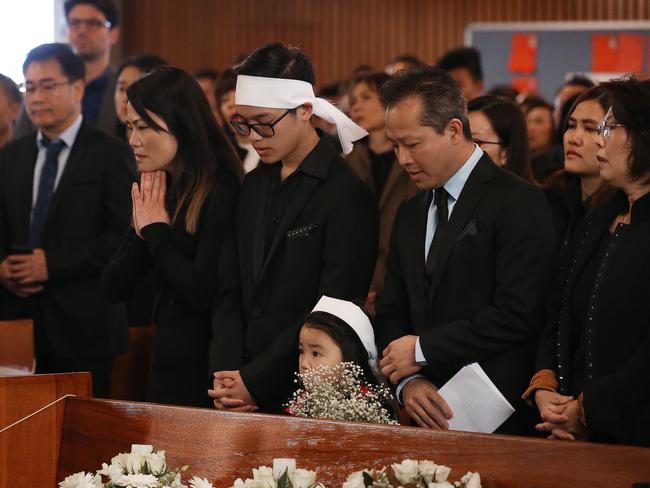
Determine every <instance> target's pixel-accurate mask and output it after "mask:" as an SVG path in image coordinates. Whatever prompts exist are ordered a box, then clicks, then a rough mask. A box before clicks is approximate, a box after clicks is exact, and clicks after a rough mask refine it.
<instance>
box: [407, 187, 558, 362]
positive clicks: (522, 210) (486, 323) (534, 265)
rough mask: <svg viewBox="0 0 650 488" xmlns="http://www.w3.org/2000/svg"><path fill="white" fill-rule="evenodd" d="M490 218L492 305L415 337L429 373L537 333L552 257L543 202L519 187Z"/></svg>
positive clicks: (552, 241)
mask: <svg viewBox="0 0 650 488" xmlns="http://www.w3.org/2000/svg"><path fill="white" fill-rule="evenodd" d="M495 215H496V221H495V225H496V229H495V236H494V237H495V239H496V243H495V249H496V256H495V276H494V282H495V283H494V298H493V302H492V305H490V306H489V307H487V308H486V309H485V310H483V311H482V312H480V313H478V314H476V315H475V316H474V317H473V318H472V319H471V320H454V321H452V322H449V323H446V324H440V325H438V326H436V327H435V328H433V329H431V330H430V331H427V332H425V333H423V334H421V335H420V346H421V347H422V351H423V353H424V356H425V357H426V359H427V361H428V363H429V366H430V367H431V368H432V369H433V370H434V371H436V370H437V371H448V368H449V367H450V365H452V366H454V367H455V368H461V367H462V366H463V365H465V364H469V363H472V362H479V361H482V360H486V359H489V358H492V357H494V356H497V355H499V354H502V353H505V352H507V351H508V350H510V349H511V348H512V347H513V346H518V345H522V344H525V343H527V342H530V341H531V340H533V339H535V338H536V337H538V334H539V332H540V327H541V324H542V313H543V303H544V300H545V299H546V293H547V292H548V285H549V278H550V277H551V273H552V272H553V269H554V267H553V263H554V258H555V235H554V231H553V222H552V219H551V215H550V211H549V208H548V204H547V203H546V201H545V199H544V197H543V195H542V193H541V192H539V191H537V190H534V191H533V189H532V188H530V187H528V186H523V185H522V186H519V187H518V188H517V189H516V190H515V191H513V192H512V193H511V195H510V198H507V199H504V202H503V204H502V206H501V208H500V209H498V212H497V213H496V214H495ZM440 286H444V283H441V285H440ZM468 286H471V283H468ZM460 298H461V297H459V299H460Z"/></svg>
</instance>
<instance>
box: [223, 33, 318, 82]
mask: <svg viewBox="0 0 650 488" xmlns="http://www.w3.org/2000/svg"><path fill="white" fill-rule="evenodd" d="M235 73H236V74H237V75H248V76H264V77H267V78H283V79H290V80H300V81H306V82H307V83H311V84H312V85H315V84H316V75H315V74H314V68H313V66H312V64H311V61H310V60H309V57H308V56H307V55H306V54H305V53H304V52H302V51H301V50H300V49H299V48H297V47H294V46H286V45H284V44H282V43H281V42H275V43H272V44H267V45H266V46H263V47H260V48H258V49H256V50H255V51H253V52H252V53H251V54H250V55H249V56H248V57H247V58H246V59H245V60H244V61H243V62H242V63H241V64H240V65H238V66H235Z"/></svg>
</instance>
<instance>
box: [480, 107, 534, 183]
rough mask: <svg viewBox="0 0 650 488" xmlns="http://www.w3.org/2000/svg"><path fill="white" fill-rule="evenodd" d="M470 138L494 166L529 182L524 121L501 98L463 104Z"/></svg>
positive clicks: (518, 113)
mask: <svg viewBox="0 0 650 488" xmlns="http://www.w3.org/2000/svg"><path fill="white" fill-rule="evenodd" d="M467 110H468V112H469V114H468V115H469V126H470V129H471V130H472V138H473V139H474V143H476V144H477V145H478V146H479V147H480V148H481V149H482V150H483V151H484V152H486V153H487V155H488V156H490V159H492V161H494V162H495V163H496V164H497V165H498V166H502V167H504V168H505V169H507V170H508V171H510V172H512V173H514V174H516V175H517V176H519V177H521V178H523V179H524V180H526V181H528V182H529V183H532V182H533V174H532V172H531V169H530V154H529V152H528V135H527V132H526V121H525V120H524V116H523V114H522V113H521V110H519V108H518V107H517V106H516V105H515V104H514V103H512V102H511V101H510V100H507V99H505V98H502V97H497V96H493V95H485V96H482V97H478V98H475V99H474V100H472V101H471V102H469V103H468V104H467Z"/></svg>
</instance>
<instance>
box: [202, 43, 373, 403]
mask: <svg viewBox="0 0 650 488" xmlns="http://www.w3.org/2000/svg"><path fill="white" fill-rule="evenodd" d="M237 71H238V75H239V79H238V84H237V94H236V100H237V115H236V118H235V119H234V121H233V124H232V125H233V127H234V129H235V130H237V131H239V132H240V133H242V135H247V136H250V139H251V142H252V144H253V146H254V147H255V150H256V151H257V152H258V154H259V156H260V158H261V160H262V162H263V164H261V165H260V166H259V167H258V168H256V169H254V170H253V171H251V172H250V173H249V174H248V175H247V176H246V179H245V180H244V184H243V186H242V189H241V193H240V200H239V205H238V211H237V220H236V226H237V245H238V254H239V275H240V278H241V289H242V298H243V312H244V317H245V325H244V324H243V323H242V322H240V323H239V325H238V326H237V327H236V326H233V325H231V323H229V322H228V321H227V320H226V319H225V318H224V316H223V315H221V313H220V311H218V310H217V311H216V312H215V317H214V332H213V343H212V348H211V367H212V371H220V370H230V371H221V373H218V374H217V377H216V380H215V390H213V391H211V392H210V395H211V396H212V397H213V398H215V400H216V401H215V406H217V407H240V408H252V405H253V403H256V404H257V405H259V406H260V407H261V408H262V409H263V410H267V411H277V410H278V408H279V407H280V406H281V404H282V403H284V402H286V401H287V400H288V398H289V395H290V393H291V389H292V386H293V387H295V385H293V372H294V371H296V370H297V368H298V332H299V327H300V325H301V321H302V318H303V317H304V316H305V314H306V313H307V312H309V311H310V310H311V309H312V308H313V306H314V305H315V304H316V302H317V301H318V299H319V298H320V297H321V296H322V295H323V294H327V295H328V296H333V297H337V298H342V299H348V300H358V301H361V302H363V301H364V300H365V297H366V295H367V293H368V289H369V287H370V280H371V278H372V273H373V270H374V266H375V260H376V257H377V234H378V210H377V202H376V199H375V197H374V195H373V194H372V192H371V191H370V189H369V188H368V187H367V186H366V185H365V184H364V183H363V182H362V181H361V180H360V179H359V178H358V177H357V176H356V175H355V174H354V171H353V170H352V169H351V168H350V167H349V166H348V165H347V164H346V163H345V162H344V161H343V160H342V159H341V158H340V157H339V156H338V154H337V152H336V150H335V149H334V148H333V147H332V145H331V143H330V142H329V141H328V139H327V138H325V137H319V135H318V133H317V132H316V131H315V130H314V128H313V127H312V125H311V124H310V118H311V117H312V115H313V114H314V112H317V111H318V110H319V109H318V106H319V103H321V102H322V101H321V100H320V99H315V98H314V96H313V84H314V73H313V69H312V66H311V63H310V62H309V60H308V58H307V57H306V56H305V54H304V53H302V52H301V51H300V50H299V49H297V48H289V47H286V46H284V45H282V44H270V45H268V46H265V47H263V48H260V49H258V50H257V51H255V52H253V53H252V54H251V55H250V56H249V57H248V58H247V60H246V61H245V62H244V63H243V64H242V65H241V66H240V67H239V68H238V70H237ZM243 77H244V78H243ZM246 77H248V78H246ZM260 77H263V79H261V80H260V79H259V78H260ZM244 82H247V83H248V84H247V85H246V86H244ZM259 84H262V85H263V86H259ZM294 88H295V89H296V92H295V93H291V91H292V90H293V89H294ZM301 93H302V94H305V93H309V94H310V97H307V98H301V96H302V95H301ZM258 95H260V96H263V97H267V96H268V97H269V98H268V99H264V100H260V101H259V104H258V103H257V102H256V101H255V100H254V99H255V97H256V96H258ZM285 95H286V96H288V98H289V101H288V102H287V101H286V100H284V98H283V97H285ZM265 100H268V103H269V106H272V107H276V108H267V107H266V106H265V105H264V103H266V101H265ZM296 100H298V101H296ZM300 100H305V101H304V103H303V102H302V101H300ZM307 100H309V101H307ZM294 101H295V105H294V104H293V103H294ZM278 107H281V108H278ZM328 108H329V107H328ZM331 108H332V109H334V107H331ZM334 110H336V115H337V117H339V118H338V119H337V120H338V122H339V124H341V125H342V126H343V125H345V127H344V128H342V129H341V131H342V132H345V133H346V134H348V132H346V131H349V132H351V133H352V135H351V137H357V136H358V137H362V136H363V135H365V132H364V131H363V130H362V129H360V128H359V127H358V126H356V124H354V123H353V122H352V121H351V120H349V119H348V118H347V117H345V116H344V115H343V114H342V113H340V112H338V110H337V109H334ZM330 113H331V112H330ZM339 114H340V115H339ZM358 137H357V138H358ZM344 140H345V141H346V143H344V144H343V145H344V147H348V148H351V142H350V140H349V139H346V138H345V136H344ZM352 140H354V139H352ZM235 370H238V371H235ZM228 386H229V387H228Z"/></svg>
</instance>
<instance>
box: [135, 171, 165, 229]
mask: <svg viewBox="0 0 650 488" xmlns="http://www.w3.org/2000/svg"><path fill="white" fill-rule="evenodd" d="M166 192H167V177H166V174H165V172H164V171H153V172H149V171H147V172H143V173H142V174H141V175H140V185H139V186H138V184H137V183H135V182H134V183H133V185H132V188H131V200H132V201H133V228H134V229H135V232H136V234H137V235H138V237H140V238H141V239H142V234H141V231H142V229H143V228H144V227H146V226H147V225H149V224H155V223H158V222H161V223H164V224H169V221H170V219H169V213H168V212H167V209H166V208H165V194H166Z"/></svg>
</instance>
